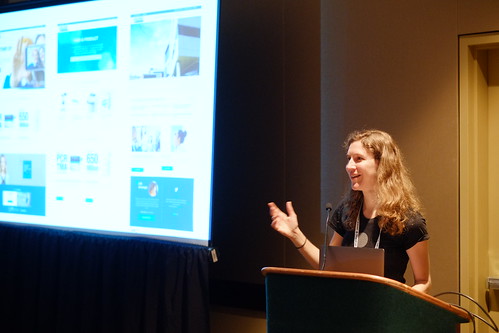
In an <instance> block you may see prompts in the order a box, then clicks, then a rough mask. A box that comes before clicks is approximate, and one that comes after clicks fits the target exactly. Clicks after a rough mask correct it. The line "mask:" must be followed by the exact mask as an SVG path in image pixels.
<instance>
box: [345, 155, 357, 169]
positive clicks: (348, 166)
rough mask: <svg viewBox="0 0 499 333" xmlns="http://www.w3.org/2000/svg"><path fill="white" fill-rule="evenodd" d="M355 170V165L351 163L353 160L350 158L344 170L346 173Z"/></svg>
mask: <svg viewBox="0 0 499 333" xmlns="http://www.w3.org/2000/svg"><path fill="white" fill-rule="evenodd" d="M354 168H355V164H354V163H353V160H352V159H351V158H350V159H349V160H348V162H347V165H346V166H345V169H346V170H347V171H348V170H352V169H354Z"/></svg>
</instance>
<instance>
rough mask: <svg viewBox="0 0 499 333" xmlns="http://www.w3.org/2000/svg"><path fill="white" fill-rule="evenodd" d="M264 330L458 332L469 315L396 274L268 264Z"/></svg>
mask: <svg viewBox="0 0 499 333" xmlns="http://www.w3.org/2000/svg"><path fill="white" fill-rule="evenodd" d="M262 273H263V275H264V276H265V288H266V301H267V333H281V332H283V333H284V332H286V333H293V332H300V333H313V332H339V333H348V332H352V333H354V332H355V333H362V332H369V333H373V332H380V333H390V332H395V333H401V332H404V333H405V332H417V333H420V332H421V333H423V332H424V333H430V332H438V333H442V332H456V331H459V324H461V323H467V322H469V321H470V320H471V317H470V315H469V314H468V313H467V312H466V311H464V310H462V309H460V308H458V307H456V306H453V305H451V304H448V303H446V302H444V301H442V300H439V299H437V298H435V297H432V296H430V295H427V294H425V293H421V292H418V291H417V290H414V289H412V288H411V287H409V286H407V285H405V284H403V283H400V282H398V281H395V280H391V279H387V278H384V277H379V276H374V275H369V274H359V273H342V272H329V271H316V270H305V269H292V268H278V267H266V268H263V269H262Z"/></svg>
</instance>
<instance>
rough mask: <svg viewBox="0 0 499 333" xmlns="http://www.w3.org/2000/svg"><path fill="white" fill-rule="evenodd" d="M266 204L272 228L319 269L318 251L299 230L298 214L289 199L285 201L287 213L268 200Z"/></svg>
mask: <svg viewBox="0 0 499 333" xmlns="http://www.w3.org/2000/svg"><path fill="white" fill-rule="evenodd" d="M268 206H269V214H270V216H271V218H272V224H271V226H272V228H274V229H275V230H276V231H277V232H279V233H280V234H281V235H283V236H285V237H287V238H288V239H289V240H290V241H291V242H292V243H293V245H294V246H295V247H296V248H297V249H298V251H300V253H301V255H302V256H303V257H304V258H305V259H306V260H307V262H308V263H309V264H310V265H311V266H312V267H313V268H314V269H319V257H320V251H319V249H318V248H317V247H316V246H315V245H314V244H312V242H310V241H309V240H308V239H307V237H306V236H305V234H304V233H303V232H302V231H301V230H300V228H299V226H298V216H297V215H296V213H295V211H294V209H293V204H292V203H291V201H288V202H286V212H287V214H286V213H284V212H283V211H282V210H280V209H279V207H277V205H276V204H275V203H273V202H270V203H269V204H268Z"/></svg>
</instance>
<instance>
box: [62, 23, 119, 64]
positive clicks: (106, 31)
mask: <svg viewBox="0 0 499 333" xmlns="http://www.w3.org/2000/svg"><path fill="white" fill-rule="evenodd" d="M113 22H114V21H113ZM93 23H95V24H96V22H90V23H88V24H84V23H75V24H64V25H59V31H60V32H59V34H58V55H57V59H58V60H57V72H58V73H77V72H91V71H104V70H113V69H116V42H117V41H116V38H117V27H116V26H108V27H99V28H94V29H82V30H79V29H77V27H79V26H81V25H82V24H84V25H85V26H87V25H89V24H93ZM70 28H71V29H76V30H71V31H67V30H68V29H70Z"/></svg>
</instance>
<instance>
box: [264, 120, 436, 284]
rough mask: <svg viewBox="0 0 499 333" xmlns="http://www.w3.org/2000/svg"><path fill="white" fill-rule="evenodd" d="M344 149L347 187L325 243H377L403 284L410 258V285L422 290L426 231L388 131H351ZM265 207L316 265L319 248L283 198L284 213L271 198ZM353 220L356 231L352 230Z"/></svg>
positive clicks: (390, 272) (389, 273)
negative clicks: (302, 228) (329, 235)
mask: <svg viewBox="0 0 499 333" xmlns="http://www.w3.org/2000/svg"><path fill="white" fill-rule="evenodd" d="M345 148H346V149H347V165H346V171H347V174H348V176H349V178H350V182H351V190H350V191H349V192H348V193H347V195H346V196H345V198H344V200H343V201H342V202H341V203H340V204H339V205H338V207H337V208H336V210H335V212H334V214H333V217H332V223H331V227H332V228H333V229H334V231H335V232H334V235H333V238H332V239H331V243H330V245H332V246H353V245H354V243H356V244H357V246H358V247H364V246H367V247H376V246H379V247H380V248H383V249H385V276H386V277H388V278H392V279H395V280H398V281H400V282H403V283H405V279H404V277H403V276H404V273H405V269H406V267H407V262H408V261H410V263H411V266H412V270H413V273H414V286H413V288H414V289H417V290H419V291H422V292H428V291H429V289H430V286H431V277H430V264H429V256H428V239H429V236H428V232H427V230H426V222H425V220H424V218H423V217H422V216H421V214H420V213H419V210H420V203H419V200H418V199H417V197H416V194H415V190H414V187H413V185H412V182H411V180H410V178H409V174H408V171H407V169H406V168H405V166H404V164H403V161H402V156H401V152H400V150H399V148H398V146H397V144H396V143H395V142H394V140H393V139H392V137H391V136H390V135H389V134H388V133H385V132H383V131H379V130H366V131H356V132H353V133H351V134H350V135H349V136H348V137H347V139H346V141H345ZM268 206H269V209H270V216H271V217H272V224H271V226H272V227H273V228H274V229H275V230H277V231H278V232H279V233H281V234H282V235H284V236H286V237H287V238H289V239H290V240H291V241H292V242H293V244H294V245H295V247H296V248H297V249H298V250H299V251H300V253H301V254H302V255H303V256H304V257H305V259H307V261H308V262H309V263H310V264H311V265H312V267H314V268H315V269H318V268H319V262H320V260H319V256H320V253H319V252H320V251H319V249H318V248H317V247H316V246H315V245H313V244H312V243H311V242H309V241H308V239H307V237H306V236H305V235H304V234H303V232H302V231H301V230H300V228H299V226H298V218H297V215H296V213H295V211H294V209H293V205H292V203H291V202H287V203H286V211H287V214H286V213H284V212H283V211H281V210H280V209H279V208H278V207H277V206H276V205H275V203H273V202H271V203H269V204H268ZM356 225H358V226H359V229H358V230H359V232H355V229H356Z"/></svg>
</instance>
